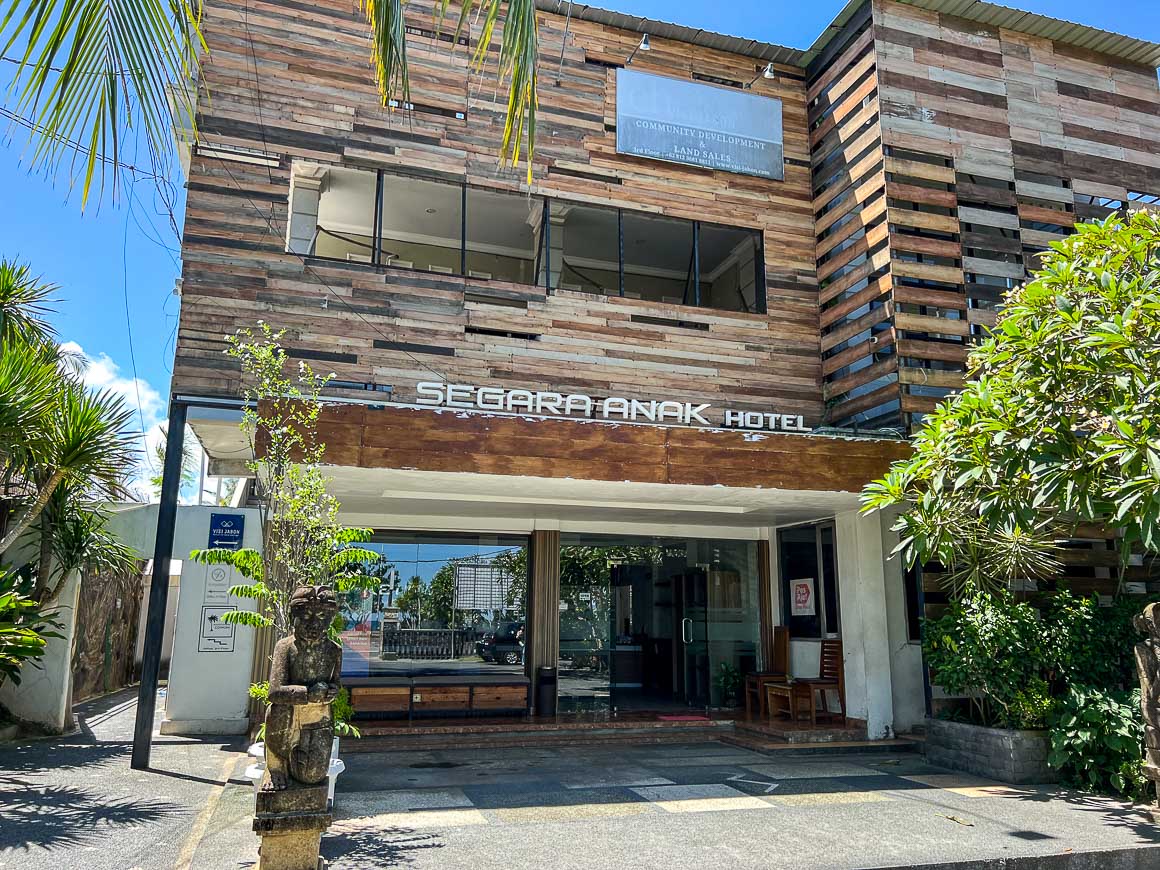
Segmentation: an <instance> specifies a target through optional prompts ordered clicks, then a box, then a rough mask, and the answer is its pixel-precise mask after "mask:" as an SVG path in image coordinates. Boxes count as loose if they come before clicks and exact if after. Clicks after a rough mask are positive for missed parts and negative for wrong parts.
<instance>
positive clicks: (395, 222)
mask: <svg viewBox="0 0 1160 870" xmlns="http://www.w3.org/2000/svg"><path fill="white" fill-rule="evenodd" d="M382 178H383V195H382V217H381V218H380V220H381V230H380V231H381V236H380V239H379V262H380V263H382V264H383V265H384V266H398V267H402V268H409V269H422V270H424V271H427V272H439V273H441V274H447V275H458V274H460V273H461V271H462V265H463V264H462V251H461V249H460V242H461V239H462V236H463V222H462V214H463V186H462V185H459V184H447V183H445V182H441V181H428V180H427V179H425V178H413V177H410V176H406V175H391V174H390V173H387V172H384V173H383V175H382Z"/></svg>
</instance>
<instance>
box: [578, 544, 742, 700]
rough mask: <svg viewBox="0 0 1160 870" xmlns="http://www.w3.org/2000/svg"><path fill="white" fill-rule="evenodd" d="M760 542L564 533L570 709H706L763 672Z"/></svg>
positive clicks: (732, 693) (734, 695)
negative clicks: (739, 680)
mask: <svg viewBox="0 0 1160 870" xmlns="http://www.w3.org/2000/svg"><path fill="white" fill-rule="evenodd" d="M758 590H759V566H758V545H757V542H756V541H732V540H712V539H683V538H660V537H656V538H654V537H634V536H621V535H617V536H613V535H588V534H567V533H566V534H562V535H561V537H560V604H559V608H560V652H559V709H560V713H561V714H562V715H568V714H570V713H571V714H576V713H592V714H596V715H601V714H603V715H615V714H617V713H620V712H622V711H634V710H635V711H642V710H648V711H657V712H664V711H670V712H674V713H676V712H680V711H688V710H690V709H692V710H697V711H704V710H706V709H708V708H710V707H713V706H720V705H723V704H724V703H725V701H726V697H727V696H728V695H732V696H733V697H734V698H735V697H737V693H736V692H735V690H734V689H733V685H734V679H735V677H734V675H739V674H743V673H747V672H750V671H753V670H755V669H756V666H757V655H758V653H757V650H758V647H759V644H760V633H761V629H760V613H761V607H760V604H759V593H758Z"/></svg>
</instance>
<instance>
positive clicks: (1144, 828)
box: [1008, 786, 1160, 843]
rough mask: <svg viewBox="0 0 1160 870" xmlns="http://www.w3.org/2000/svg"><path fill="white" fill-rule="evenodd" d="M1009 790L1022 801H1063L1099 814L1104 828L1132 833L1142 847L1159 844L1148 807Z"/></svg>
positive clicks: (1050, 792)
mask: <svg viewBox="0 0 1160 870" xmlns="http://www.w3.org/2000/svg"><path fill="white" fill-rule="evenodd" d="M1008 788H1009V789H1011V796H1012V797H1016V798H1018V799H1019V800H1022V801H1033V802H1045V801H1061V802H1063V803H1066V804H1068V805H1070V806H1073V807H1076V808H1077V809H1080V810H1083V811H1084V812H1088V813H1099V814H1100V815H1101V816H1102V819H1101V823H1102V824H1104V825H1106V826H1108V827H1110V828H1120V829H1123V830H1127V831H1131V832H1132V834H1134V835H1135V837H1136V839H1137V840H1138V841H1139V842H1141V843H1160V827H1158V826H1157V825H1156V823H1155V822H1154V821H1152V817H1151V815H1150V814H1149V812H1148V810H1147V808H1145V807H1142V806H1138V805H1135V804H1128V803H1124V802H1123V801H1119V800H1116V799H1115V798H1110V797H1102V796H1101V795H1097V794H1089V793H1086V792H1079V791H1068V790H1065V789H1043V788H1041V789H1039V790H1032V789H1023V788H1020V787H1019V786H1008ZM1016 792H1018V793H1016Z"/></svg>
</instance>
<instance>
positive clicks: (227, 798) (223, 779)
mask: <svg viewBox="0 0 1160 870" xmlns="http://www.w3.org/2000/svg"><path fill="white" fill-rule="evenodd" d="M136 701H137V695H136V690H132V691H125V692H118V693H116V694H114V695H110V696H108V697H105V698H100V699H97V700H95V701H91V702H88V703H86V704H83V705H81V706H80V707H78V708H77V714H78V717H79V719H80V724H81V731H80V733H78V734H74V735H71V736H67V737H60V738H47V739H41V740H31V741H24V742H18V743H5V744H0V868H4V870H10V868H11V870H17V868H19V870H41V868H45V870H72V868H86V870H90V868H91V870H106V868H107V870H171V868H180V870H185V868H197V870H202V868H205V870H219V868H220V870H234V868H238V867H253V866H256V863H257V857H258V841H257V838H256V837H255V836H254V835H253V833H252V831H251V830H250V823H251V818H252V816H251V814H252V813H253V789H252V787H251V786H250V784H249V782H248V781H246V780H245V779H242V777H241V772H242V770H244V769H245V755H244V754H243V753H244V750H245V745H244V743H242V742H240V741H239V742H235V743H228V742H225V740H226V739H227V738H208V739H206V740H194V739H189V738H181V737H161V736H158V735H157V734H156V732H155V734H154V738H153V739H154V744H153V756H152V768H153V769H152V770H149V771H136V770H133V769H131V768H130V767H129V755H130V749H131V745H132V739H133V721H134V716H135V713H136ZM160 708H161V704H158V709H160Z"/></svg>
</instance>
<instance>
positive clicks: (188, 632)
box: [115, 504, 262, 734]
mask: <svg viewBox="0 0 1160 870" xmlns="http://www.w3.org/2000/svg"><path fill="white" fill-rule="evenodd" d="M157 508H158V506H157V505H155V504H154V505H142V506H141V507H138V508H130V509H128V510H126V511H122V512H120V513H118V514H117V515H116V517H115V523H116V525H115V529H116V532H117V534H119V535H120V536H121V537H122V539H123V540H125V541H126V543H128V544H129V545H130V546H133V547H136V548H137V549H138V550H139V551H141V552H142V553H147V554H150V555H151V554H152V552H153V541H154V535H155V534H156V529H157ZM215 513H229V514H243V515H244V516H245V518H246V520H245V523H246V528H245V537H244V538H243V540H242V545H243V546H245V547H253V548H255V549H260V548H261V540H262V533H261V532H262V530H261V524H260V516H259V514H258V511H257V510H255V509H253V508H231V507H214V506H210V505H202V506H193V505H183V506H181V507H180V508H178V511H177V526H176V529H175V531H174V537H173V556H172V558H173V559H175V560H181V574H180V578H181V579H180V583H179V585H178V587H177V602H176V607H177V612H176V616H175V618H174V629H173V648H172V651H171V653H170V661H169V684H168V689H167V691H166V698H165V717H164V719H163V720H162V722H161V732H162V733H163V734H242V733H245V731H246V730H247V729H248V727H249V719H248V717H247V715H246V709H247V706H248V704H249V696H248V694H247V691H248V689H249V685H250V664H251V660H252V658H253V655H254V630H253V629H251V628H246V627H245V626H233V627H232V629H233V630H232V637H228V638H222V639H220V640H221V642H220V643H216V642H212V641H208V640H207V639H205V638H203V631H202V628H203V624H205V625H206V626H207V627H208V626H209V623H207V622H205V620H206V617H207V616H208V615H211V614H214V613H217V612H220V609H223V608H233V607H249V606H250V605H249V602H242V601H239V600H238V599H236V598H233V597H232V596H231V597H224V596H221V595H220V594H219V590H221V588H222V587H225V588H228V587H230V586H233V585H235V584H237V583H240V582H241V580H242V578H241V577H240V576H239V575H238V574H237V572H236V571H234V570H233V569H232V568H224V567H221V566H210V565H201V564H197V563H195V562H194V561H193V560H191V559H190V558H189V553H190V551H191V550H202V549H205V548H206V547H207V546H208V544H209V524H210V515H211V514H215ZM211 577H212V578H213V580H214V582H213V584H212V587H213V588H212V589H208V590H207V587H208V586H210V585H211V584H209V583H208V582H207V581H209V580H210V579H211ZM147 588H148V587H146V589H147ZM170 589H171V591H172V589H173V587H172V585H171V586H170ZM146 594H148V593H146ZM147 603H148V598H146V606H147ZM172 606H173V602H172V601H169V602H168V607H167V609H169V608H171V607H172ZM207 607H210V608H216V609H215V610H209V611H207V610H205V608H207ZM222 631H223V632H224V629H223V630H222ZM212 647H218V649H216V650H213V651H211V648H212Z"/></svg>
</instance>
